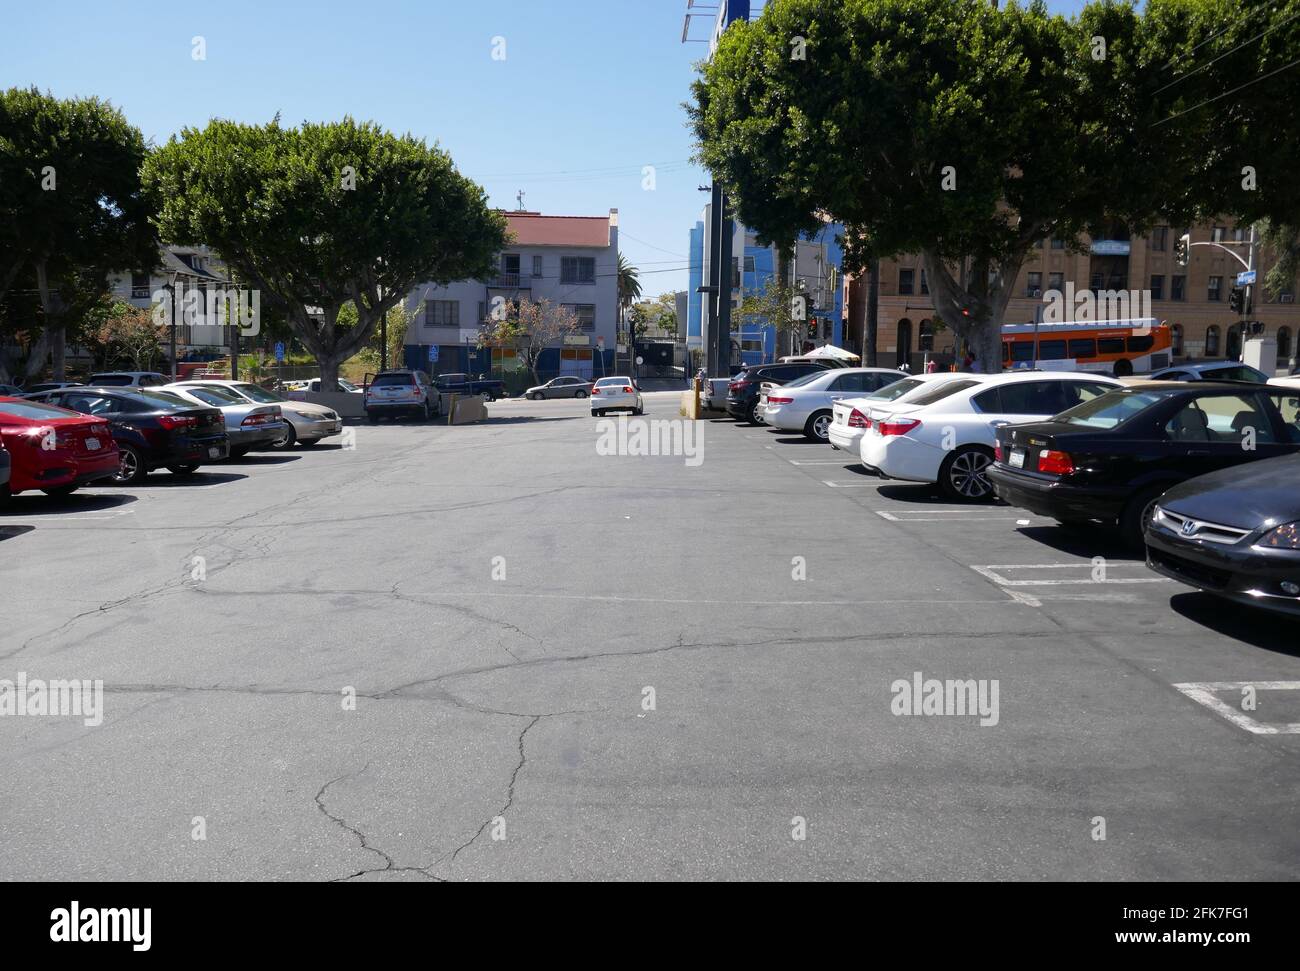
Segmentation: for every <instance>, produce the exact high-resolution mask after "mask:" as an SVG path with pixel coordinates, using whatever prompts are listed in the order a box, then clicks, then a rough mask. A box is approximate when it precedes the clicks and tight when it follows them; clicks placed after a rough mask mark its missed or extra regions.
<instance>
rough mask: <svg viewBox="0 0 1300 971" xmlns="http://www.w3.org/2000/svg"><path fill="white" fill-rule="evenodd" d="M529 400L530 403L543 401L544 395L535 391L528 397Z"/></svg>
mask: <svg viewBox="0 0 1300 971" xmlns="http://www.w3.org/2000/svg"><path fill="white" fill-rule="evenodd" d="M528 400H529V401H541V400H542V393H541V392H540V391H534V392H533V393H532V394H530V395H529V396H528Z"/></svg>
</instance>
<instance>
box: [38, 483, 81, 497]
mask: <svg viewBox="0 0 1300 971" xmlns="http://www.w3.org/2000/svg"><path fill="white" fill-rule="evenodd" d="M41 491H42V492H43V493H45V494H46V495H47V496H50V497H52V498H54V499H62V498H63V497H64V496H70V495H72V494H73V493H74V492H76V491H77V486H74V485H61V486H54V487H53V488H52V489H42V490H41Z"/></svg>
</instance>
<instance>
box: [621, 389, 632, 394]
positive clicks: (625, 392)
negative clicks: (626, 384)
mask: <svg viewBox="0 0 1300 971" xmlns="http://www.w3.org/2000/svg"><path fill="white" fill-rule="evenodd" d="M623 393H624V394H631V393H632V389H631V388H624V389H623Z"/></svg>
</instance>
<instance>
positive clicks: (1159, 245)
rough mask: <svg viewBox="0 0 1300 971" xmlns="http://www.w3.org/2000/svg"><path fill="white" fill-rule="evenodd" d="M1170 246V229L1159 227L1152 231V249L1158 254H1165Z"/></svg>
mask: <svg viewBox="0 0 1300 971" xmlns="http://www.w3.org/2000/svg"><path fill="white" fill-rule="evenodd" d="M1168 245H1169V227H1168V226H1157V227H1156V228H1155V229H1153V230H1151V248H1152V249H1153V250H1155V251H1156V252H1157V253H1163V252H1164V251H1165V248H1166V247H1167V246H1168Z"/></svg>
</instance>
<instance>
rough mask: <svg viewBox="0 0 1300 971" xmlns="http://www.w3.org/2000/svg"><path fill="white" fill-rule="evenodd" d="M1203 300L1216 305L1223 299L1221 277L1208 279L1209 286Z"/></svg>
mask: <svg viewBox="0 0 1300 971" xmlns="http://www.w3.org/2000/svg"><path fill="white" fill-rule="evenodd" d="M1205 299H1206V300H1208V301H1210V302H1211V303H1217V302H1218V301H1220V300H1222V299H1223V277H1221V276H1212V277H1210V284H1209V287H1208V288H1207V290H1206V294H1205Z"/></svg>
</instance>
